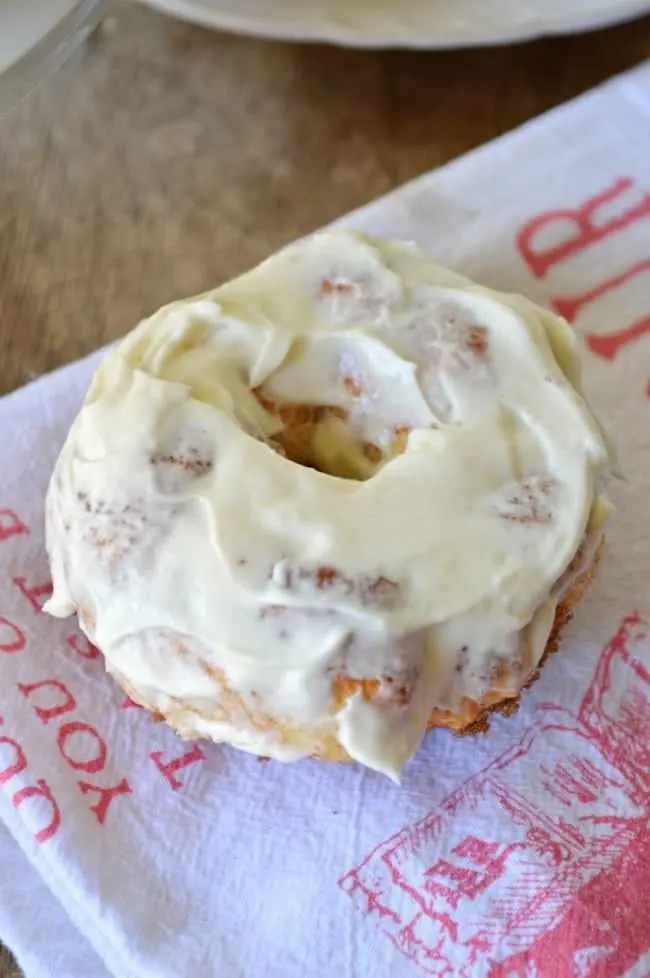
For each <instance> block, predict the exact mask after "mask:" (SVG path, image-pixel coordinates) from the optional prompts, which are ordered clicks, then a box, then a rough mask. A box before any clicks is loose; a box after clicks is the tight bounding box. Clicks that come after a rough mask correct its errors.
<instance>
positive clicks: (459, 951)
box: [339, 614, 650, 978]
mask: <svg viewBox="0 0 650 978" xmlns="http://www.w3.org/2000/svg"><path fill="white" fill-rule="evenodd" d="M644 662H645V663H649V662H650V625H648V623H647V622H645V621H643V620H642V619H641V617H640V616H639V615H638V614H634V615H631V616H630V617H628V618H626V619H625V620H624V621H623V622H622V624H621V627H620V629H619V631H618V632H617V634H616V635H615V636H614V638H613V639H612V640H611V641H610V642H609V644H608V645H607V646H606V648H605V649H604V651H603V653H602V655H601V657H600V660H599V662H598V666H597V668H596V671H595V674H594V677H593V680H592V682H591V685H590V687H589V689H588V690H587V693H586V695H585V697H584V699H583V701H582V704H581V707H580V710H579V711H578V715H577V716H573V715H572V714H571V713H569V712H568V711H567V710H565V709H563V708H559V707H554V706H552V705H548V706H544V707H542V708H541V709H540V710H539V712H538V714H537V718H536V722H535V723H534V725H532V726H531V727H530V728H529V729H528V730H527V731H526V732H525V733H524V735H523V736H522V737H521V740H520V741H519V742H518V743H516V744H515V745H514V746H512V747H511V748H509V749H508V750H507V751H506V752H504V753H503V754H502V755H501V756H500V757H499V758H497V760H495V761H493V762H492V763H491V764H490V765H489V766H488V767H487V768H485V769H484V770H483V771H482V772H481V773H480V774H478V775H476V776H474V777H473V778H471V779H470V780H469V781H467V782H465V784H463V785H461V787H460V788H458V789H457V790H456V791H455V792H453V794H451V795H450V796H449V797H448V798H447V799H446V800H445V801H444V802H443V803H442V804H441V805H440V806H439V807H438V808H437V809H436V810H435V811H433V812H431V813H430V814H429V815H427V816H425V817H424V818H422V819H420V820H419V821H418V822H416V823H415V824H413V825H411V826H409V827H408V828H405V829H403V830H401V831H400V832H398V833H397V834H396V835H394V836H393V837H392V838H391V839H388V840H387V841H386V842H384V843H382V844H381V845H379V846H378V847H377V848H376V849H374V850H373V851H372V852H371V853H370V854H369V855H368V856H367V858H366V859H364V860H363V862H362V863H361V864H360V865H359V866H358V867H357V868H356V869H353V870H351V871H350V872H349V873H347V874H346V875H345V876H344V877H343V878H342V879H341V880H340V881H339V885H340V886H341V888H342V889H343V890H344V891H345V892H346V893H348V894H349V895H350V896H351V897H352V899H353V900H354V902H355V904H356V905H357V907H358V908H359V909H360V910H361V911H362V912H363V913H364V914H366V915H368V916H369V917H372V918H373V919H374V920H375V921H376V922H377V923H378V924H379V926H380V927H381V929H382V930H383V931H384V932H385V933H386V934H387V936H388V937H389V938H390V940H391V941H392V942H393V943H394V944H395V945H396V947H397V948H398V949H399V950H400V951H402V953H403V954H405V955H406V956H407V957H408V958H409V959H410V960H411V961H412V962H413V963H414V964H415V965H416V966H418V967H419V969H420V971H421V972H424V973H425V974H430V975H435V976H441V978H442V976H445V978H447V976H449V978H481V976H486V978H623V976H624V975H627V974H628V973H630V969H631V968H632V967H633V966H634V965H635V964H637V965H639V964H640V963H641V960H640V959H643V963H645V964H647V966H648V972H650V930H649V929H648V926H647V916H646V907H647V904H648V901H649V900H650V823H649V815H650V790H649V788H650V669H648V668H647V667H646V666H645V665H643V663H644ZM531 784H535V785H536V786H537V790H536V792H535V794H534V796H531V792H530V789H529V786H530V785H531ZM476 812H480V813H481V821H484V823H485V825H486V826H490V830H491V832H492V835H486V837H482V838H479V837H477V836H474V835H468V834H467V831H466V828H464V827H465V826H467V824H468V822H471V823H472V824H476V817H475V813H476ZM504 816H506V817H504ZM645 956H647V961H646V959H645ZM413 970H414V972H415V971H416V970H417V969H416V968H414V969H413ZM634 974H635V975H636V974H637V969H635V970H634ZM638 974H641V972H638ZM643 974H646V972H645V971H643Z"/></svg>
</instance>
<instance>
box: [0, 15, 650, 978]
mask: <svg viewBox="0 0 650 978" xmlns="http://www.w3.org/2000/svg"><path fill="white" fill-rule="evenodd" d="M351 2H353V0H351ZM647 57H650V18H648V19H645V20H642V21H640V22H637V23H635V24H630V25H628V26H625V27H620V28H616V29H612V30H608V31H604V32H601V33H597V34H592V35H587V36H583V37H575V38H567V39H555V40H548V41H543V42H539V43H534V44H529V45H523V46H519V47H513V48H508V49H501V48H493V49H488V50H484V51H463V52H448V53H436V52H431V53H427V52H421V53H409V52H378V53H376V52H355V51H347V50H337V49H335V48H328V47H314V46H305V47H301V46H289V45H284V44H275V43H266V42H263V41H254V40H249V39H242V38H236V37H229V36H226V35H220V34H215V33H209V32H207V31H203V30H201V29H198V28H193V27H185V26H183V25H181V24H178V23H175V22H173V21H171V20H167V19H165V18H163V17H161V16H159V15H157V14H155V13H152V12H150V11H148V10H146V9H143V8H140V7H136V6H131V5H130V4H128V3H127V4H125V3H116V6H115V12H114V15H113V16H112V17H111V18H110V19H109V21H108V22H107V24H106V26H105V28H104V29H102V30H101V31H100V32H98V33H97V34H96V35H95V37H94V38H93V39H92V41H91V42H90V43H89V44H88V45H87V46H86V47H85V49H83V50H82V51H81V52H79V54H78V55H77V56H75V58H74V60H73V61H72V62H71V63H69V64H68V65H67V66H66V68H65V69H64V70H63V71H61V72H60V73H59V74H58V75H57V76H56V77H55V78H54V79H53V80H52V81H50V82H49V83H48V84H47V85H46V86H44V87H43V88H42V89H41V91H40V92H39V93H38V94H37V95H36V96H34V97H32V98H31V99H29V100H28V101H26V102H25V103H23V104H22V105H21V106H19V108H18V109H17V110H15V111H14V112H13V113H12V114H11V115H9V116H8V117H6V118H5V119H3V120H0V349H1V350H2V354H1V356H0V394H2V393H4V392H6V391H9V390H11V389H12V388H14V387H16V386H18V385H20V384H23V383H25V382H26V381H28V380H29V379H31V378H33V377H35V376H37V375H38V374H40V373H43V372H45V371H47V370H51V369H52V368H53V367H56V366H58V365H59V364H62V363H64V362H66V361H68V360H71V359H74V358H76V357H79V356H81V355H82V354H84V353H87V352H89V351H90V350H92V349H94V348H95V347H97V346H99V345H100V344H103V343H106V342H107V341H108V340H110V339H112V338H114V337H116V336H118V335H119V334H120V333H122V332H124V331H125V330H127V329H128V328H129V327H131V326H132V325H134V324H135V322H136V321H137V320H138V319H139V318H140V317H142V316H143V315H144V314H146V313H148V312H151V311H153V310H154V309H155V308H156V307H157V306H159V305H161V304H162V303H164V302H166V301H168V300H170V299H172V298H176V297H179V296H181V295H183V294H191V293H193V292H197V291H200V290H201V289H204V288H207V287H208V286H211V285H214V284H216V283H217V282H219V281H221V280H223V279H225V278H228V277H230V276H231V275H233V274H234V273H236V272H239V271H241V270H243V269H244V268H246V267H247V266H250V265H251V264H252V263H254V262H256V261H258V260H259V259H260V258H262V257H263V256H265V255H266V254H268V253H269V252H270V251H272V250H274V249H275V248H277V247H278V246H279V245H281V244H283V243H284V242H286V241H288V240H290V239H291V238H294V237H296V236H298V235H300V234H303V233H304V232H307V231H309V230H311V229H313V228H316V227H318V226H319V225H321V224H323V223H325V222H327V221H329V220H331V219H332V218H334V217H336V216H337V215H339V214H341V213H343V212H345V211H347V210H350V209H352V208H354V207H357V206H359V205H361V204H363V203H365V202H366V201H368V200H371V199H372V198H373V197H376V196H378V195H380V194H382V193H385V192H386V191H387V190H390V189H391V188H392V187H395V186H397V185H398V184H400V183H402V182H403V181H405V180H408V179H409V178H410V177H413V176H415V175H417V174H420V173H422V172H423V171H425V170H429V169H431V168H433V167H436V166H439V165H440V164H441V163H444V162H445V161H447V160H449V159H451V158H453V157H455V156H457V155H458V154H460V153H464V152H465V151H467V150H469V149H471V148H472V147H473V146H476V145H478V144H479V143H482V142H484V141H485V140H487V139H491V138H493V137H495V136H498V135H500V134H501V133H503V132H505V131H507V130H508V129H511V128H512V127H513V126H517V125H519V124H520V123H521V122H524V121H525V120H526V119H529V118H531V117H532V116H534V115H537V114H538V113H539V112H543V111H544V110H545V109H548V108H550V107H551V106H554V105H556V104H558V103H560V102H562V101H564V100H566V99H568V98H571V97H572V96H574V95H577V94H578V93H580V92H582V91H584V90H585V89H588V88H590V87H591V86H593V85H595V84H597V83H598V82H600V81H602V80H604V79H606V78H608V77H609V76H611V75H613V74H615V73H616V72H619V71H622V70H624V69H625V68H628V67H631V66H632V65H634V64H636V63H637V62H639V61H641V60H643V59H644V58H647ZM3 961H4V958H3V952H2V951H1V950H0V978H8V976H9V975H11V974H12V971H11V966H10V965H9V964H3ZM8 969H9V970H8Z"/></svg>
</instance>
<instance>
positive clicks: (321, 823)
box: [0, 66, 650, 978]
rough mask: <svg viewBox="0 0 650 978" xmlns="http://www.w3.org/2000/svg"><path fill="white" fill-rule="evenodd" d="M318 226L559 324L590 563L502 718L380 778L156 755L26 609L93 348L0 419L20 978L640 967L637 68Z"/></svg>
mask: <svg viewBox="0 0 650 978" xmlns="http://www.w3.org/2000/svg"><path fill="white" fill-rule="evenodd" d="M343 223H345V224H348V225H351V226H354V227H357V228H360V229H363V230H366V231H369V232H371V233H374V234H378V235H386V236H392V237H401V238H407V239H412V240H415V241H417V242H418V243H419V244H420V245H421V246H422V247H424V248H425V249H426V250H427V251H428V252H429V253H430V254H431V255H432V257H434V258H435V259H437V260H439V261H440V262H442V263H444V264H446V265H450V266H451V267H454V268H457V269H459V270H461V271H463V272H466V273H467V274H469V275H470V276H472V277H474V278H476V279H478V280H480V281H482V282H484V283H486V284H487V285H490V286H493V287H495V288H498V289H505V290H513V291H518V292H523V293H525V294H526V295H528V296H530V297H531V298H532V299H534V300H536V301H538V302H540V303H543V304H546V305H550V306H553V307H555V308H556V309H557V310H559V311H560V312H561V313H562V314H563V315H565V316H566V317H567V318H568V319H570V320H571V321H572V322H573V323H574V324H575V327H576V330H577V332H578V334H579V336H580V337H581V340H582V346H583V350H584V360H585V384H586V387H587V390H588V393H589V395H590V397H591V400H592V401H593V403H594V406H595V407H596V408H597V410H598V411H599V412H600V413H601V414H602V415H603V416H604V417H605V418H606V419H607V421H608V424H609V427H610V429H611V431H612V433H613V435H614V437H615V438H616V440H617V442H618V445H619V449H620V457H621V470H622V473H623V478H622V479H621V480H620V481H619V482H617V483H616V484H615V486H614V489H613V495H614V500H615V502H616V504H617V507H618V511H617V514H616V516H615V519H614V521H613V523H612V525H611V530H610V533H609V552H608V555H607V559H606V561H605V563H604V565H603V567H602V570H601V573H600V575H599V577H598V579H597V582H596V584H595V586H594V587H593V589H592V591H591V593H590V595H589V596H588V598H587V599H586V600H585V601H584V603H583V604H582V605H581V606H580V609H579V611H578V614H577V615H576V618H575V619H574V621H573V623H572V624H571V626H570V627H569V628H568V629H567V631H566V632H565V636H564V639H563V643H562V649H561V652H560V654H558V655H556V656H554V657H552V659H551V660H550V661H549V662H548V663H547V664H546V665H545V667H544V669H543V671H542V674H541V678H540V679H539V681H538V682H537V683H536V684H535V685H534V686H533V687H532V689H531V690H530V691H528V692H527V693H525V695H524V696H523V698H522V704H521V708H520V710H519V712H518V713H517V714H516V715H515V716H513V717H510V718H508V719H505V718H496V719H495V720H493V722H492V726H491V730H490V733H489V736H486V737H480V736H478V737H472V738H455V737H453V736H452V735H450V734H449V733H447V732H445V731H439V732H435V733H433V734H431V735H430V736H428V737H427V738H426V741H425V743H424V744H423V746H422V748H421V749H420V751H419V753H418V754H417V756H416V758H415V759H414V760H413V761H412V762H410V763H409V764H408V765H407V767H406V769H405V771H404V775H403V779H402V784H401V786H399V787H398V786H396V785H395V784H393V783H392V782H391V781H389V780H388V779H387V778H385V777H382V776H381V775H378V774H375V773H373V772H371V771H368V770H365V769H363V768H362V767H360V766H357V765H354V764H349V765H333V764H327V763H323V762H317V761H310V760H306V761H301V762H299V763H297V764H293V765H288V766H283V765H281V764H278V763H275V762H267V763H262V762H260V761H258V760H257V759H256V758H254V757H250V756H248V755H246V754H243V753H239V752H237V751H235V750H233V749H231V748H229V747H225V746H217V745H212V744H206V743H200V744H188V743H184V742H182V741H181V740H180V739H179V738H177V737H176V736H175V734H173V733H172V732H171V731H170V730H168V729H167V728H166V727H165V726H164V725H162V724H156V723H153V722H152V721H151V720H150V719H149V718H148V716H147V715H146V714H145V713H144V712H143V711H142V710H140V709H138V708H135V707H133V706H132V705H131V704H130V703H129V702H128V701H127V700H126V699H125V697H124V695H123V693H121V692H120V691H119V690H118V688H117V686H116V685H115V684H114V683H113V682H112V681H111V680H110V679H109V678H107V677H106V675H105V673H104V669H103V663H102V660H101V658H100V657H99V656H98V654H97V653H96V651H95V650H94V649H93V648H92V646H90V645H89V644H88V643H87V641H86V640H85V639H83V638H82V636H81V635H80V633H79V631H78V630H77V628H76V625H75V623H74V621H72V620H69V621H63V622H60V621H54V620H52V619H50V618H49V617H47V616H46V615H44V614H42V613H41V612H40V607H41V605H42V604H43V602H44V600H45V599H46V597H47V593H48V570H47V564H46V560H45V555H44V550H43V536H42V507H43V496H44V492H45V488H46V485H47V481H48V477H49V473H50V471H51V468H52V465H53V463H54V460H55V456H56V454H57V452H58V450H59V447H60V445H61V442H62V440H63V438H64V436H65V433H66V430H67V427H68V425H69V423H70V422H71V420H72V418H73V416H74V414H75V412H76V410H77V409H78V407H79V404H80V401H81V398H82V396H83V393H84V390H85V388H86V385H87V384H88V381H89V378H90V375H91V371H92V368H93V366H94V364H95V362H96V358H91V359H90V360H86V361H83V362H81V363H78V364H74V365H72V366H70V367H66V368H64V369H63V370H61V371H59V372H58V373H55V374H53V375H51V376H49V377H46V378H44V379H42V380H40V381H38V382H36V383H34V384H32V385H31V386H30V387H27V388H25V389H23V390H20V391H18V392H16V393H14V394H12V395H10V396H9V397H7V398H5V399H3V400H2V401H0V432H1V434H2V437H1V438H0V471H1V472H2V476H1V477H0V571H1V573H0V717H1V720H0V819H1V822H2V824H3V826H4V827H3V828H2V830H0V854H1V856H2V861H1V863H0V867H1V868H0V873H1V874H2V876H1V880H2V882H1V886H2V889H1V891H0V893H1V899H0V937H1V938H2V939H3V940H5V941H6V942H7V943H8V944H9V945H10V946H13V947H14V948H15V949H16V952H17V954H18V957H19V960H20V961H21V963H22V965H23V967H24V968H25V970H26V973H27V975H28V978H40V976H46V975H47V976H51V975H57V976H62V978H67V976H74V978H77V976H88V978H105V976H106V975H114V976H116V978H136V976H137V978H142V976H156V978H185V976H191V978H240V976H242V978H258V976H264V978H312V976H314V978H316V976H318V978H321V976H330V975H339V976H342V978H343V976H346V978H348V976H349V978H354V976H367V975H372V976H380V978H402V976H404V978H408V976H411V975H412V976H414V978H415V976H417V975H436V976H460V978H463V976H465V978H481V976H486V978H487V976H490V978H506V976H518V978H519V976H524V975H525V976H528V978H533V976H536V978H571V976H581V978H596V976H598V978H620V976H623V975H626V976H629V978H632V976H644V975H647V974H648V973H649V972H650V928H649V927H648V924H647V920H648V917H647V903H648V897H649V896H650V829H649V828H648V826H649V824H650V822H649V814H650V747H649V744H650V625H648V624H647V621H648V620H649V619H650V526H649V523H650V509H649V505H650V66H642V67H641V68H639V69H637V70H636V71H634V72H632V73H630V74H628V75H625V76H623V77H621V78H619V79H617V80H615V81H613V82H612V83H610V84H608V85H606V86H604V87H603V88H601V89H599V90H597V91H595V92H593V93H590V94H588V95H586V96H584V97H582V98H581V99H579V100H577V101H576V102H574V103H572V104H570V105H568V106H566V107H563V108H560V109H559V110H556V111H555V112H552V113H551V114H549V115H547V116H545V117H544V118H542V119H540V120H537V121H535V122H533V123H531V124H529V125H527V126H524V127H523V128H522V129H520V130H519V131H517V132H515V133H514V134H512V135H509V136H507V137H505V138H503V139H501V140H499V141H498V142H496V143H493V144H491V145H489V146H486V147H484V148H482V149H480V150H478V151H477V152H475V153H473V154H471V155H470V156H468V157H465V158H464V159H461V160H459V161H457V162H455V163H453V164H451V165H450V166H448V167H446V168H444V169H442V170H440V171H438V172H437V173H433V174H429V175H426V176H424V177H422V178H421V179H419V180H416V181H415V182H414V183H411V184H410V185H408V186H406V187H404V188H402V189H400V190H398V191H396V192H395V193H393V194H391V195H390V196H388V197H387V198H385V199H383V200H381V201H378V202H376V203H374V204H372V205H370V206H369V207H367V208H365V209H363V210H362V211H360V212H358V213H356V214H353V215H352V216H349V217H347V218H345V219H344V222H343Z"/></svg>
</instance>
